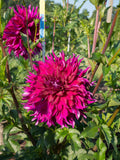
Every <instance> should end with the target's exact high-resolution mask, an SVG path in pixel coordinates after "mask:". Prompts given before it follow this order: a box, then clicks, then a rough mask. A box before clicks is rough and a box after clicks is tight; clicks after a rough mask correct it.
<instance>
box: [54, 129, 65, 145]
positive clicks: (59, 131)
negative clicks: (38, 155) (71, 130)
mask: <svg viewBox="0 0 120 160" xmlns="http://www.w3.org/2000/svg"><path fill="white" fill-rule="evenodd" d="M67 135H68V129H67V128H62V129H61V128H60V129H57V130H56V136H55V139H56V140H58V139H59V142H60V143H62V142H63V140H64V138H65V137H66V136H67Z"/></svg>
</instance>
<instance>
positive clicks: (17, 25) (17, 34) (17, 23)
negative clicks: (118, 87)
mask: <svg viewBox="0 0 120 160" xmlns="http://www.w3.org/2000/svg"><path fill="white" fill-rule="evenodd" d="M17 10H18V11H16V10H15V9H14V14H15V15H14V16H13V17H12V18H11V19H10V20H9V22H8V24H7V25H6V27H5V30H4V33H3V40H6V46H7V47H8V52H9V54H10V53H11V51H14V54H15V56H16V57H19V55H21V56H23V57H24V58H25V59H27V58H28V52H27V49H26V47H25V46H26V45H25V44H26V43H27V42H23V41H24V39H25V35H26V30H27V29H28V34H29V39H30V40H31V41H32V42H33V41H34V37H35V22H34V20H35V19H38V20H40V16H39V14H38V11H37V10H38V7H36V9H34V7H33V8H32V9H31V5H29V7H28V9H27V13H28V21H27V20H26V9H25V7H24V6H21V7H20V6H17ZM27 23H28V25H27ZM23 35H24V36H23ZM37 39H39V24H38V25H37V34H36V39H35V41H36V40H37ZM25 41H26V40H25ZM41 50H42V45H41V43H38V44H37V46H36V48H35V49H34V50H33V52H32V55H35V54H38V53H39V52H40V51H41Z"/></svg>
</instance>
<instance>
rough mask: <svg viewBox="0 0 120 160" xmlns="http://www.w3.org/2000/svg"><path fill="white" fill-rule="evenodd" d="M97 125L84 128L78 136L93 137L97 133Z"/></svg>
mask: <svg viewBox="0 0 120 160" xmlns="http://www.w3.org/2000/svg"><path fill="white" fill-rule="evenodd" d="M98 128H99V126H92V127H91V126H90V127H87V128H85V130H84V131H83V132H82V133H81V135H80V138H86V137H88V138H95V136H96V135H97V133H98Z"/></svg>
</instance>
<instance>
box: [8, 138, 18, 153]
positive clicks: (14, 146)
mask: <svg viewBox="0 0 120 160" xmlns="http://www.w3.org/2000/svg"><path fill="white" fill-rule="evenodd" d="M6 146H7V147H8V148H9V149H10V150H11V151H12V152H14V153H16V152H18V151H19V150H20V145H19V143H18V142H17V141H15V140H13V139H9V140H8V141H7V143H6Z"/></svg>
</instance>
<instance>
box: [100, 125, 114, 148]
mask: <svg viewBox="0 0 120 160" xmlns="http://www.w3.org/2000/svg"><path fill="white" fill-rule="evenodd" d="M101 132H102V133H103V135H104V138H105V140H106V142H107V145H108V146H109V145H110V143H111V140H112V135H111V131H110V129H109V127H108V126H107V125H105V124H102V126H101Z"/></svg>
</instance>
